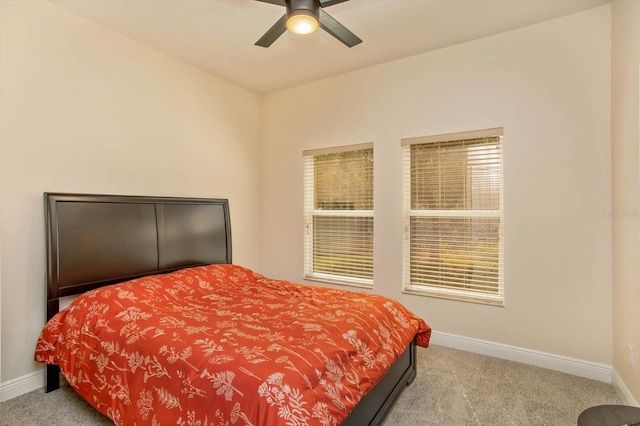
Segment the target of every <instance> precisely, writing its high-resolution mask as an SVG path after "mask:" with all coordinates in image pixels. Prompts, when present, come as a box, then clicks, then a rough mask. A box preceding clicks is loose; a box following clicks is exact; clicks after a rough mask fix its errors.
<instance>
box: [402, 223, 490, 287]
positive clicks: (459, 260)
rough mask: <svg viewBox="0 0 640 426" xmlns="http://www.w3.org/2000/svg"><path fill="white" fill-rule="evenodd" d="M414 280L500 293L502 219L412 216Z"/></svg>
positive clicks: (415, 283) (411, 261)
mask: <svg viewBox="0 0 640 426" xmlns="http://www.w3.org/2000/svg"><path fill="white" fill-rule="evenodd" d="M410 222H411V231H410V232H411V245H410V280H411V283H412V284H413V285H420V284H422V285H436V286H440V285H446V286H448V287H453V288H459V289H467V290H471V291H477V292H486V293H496V294H497V293H498V292H499V290H500V289H499V278H500V262H499V253H500V246H499V244H500V238H499V236H500V234H501V232H500V218H498V217H492V218H484V217H424V216H421V217H412V218H411V221H410Z"/></svg>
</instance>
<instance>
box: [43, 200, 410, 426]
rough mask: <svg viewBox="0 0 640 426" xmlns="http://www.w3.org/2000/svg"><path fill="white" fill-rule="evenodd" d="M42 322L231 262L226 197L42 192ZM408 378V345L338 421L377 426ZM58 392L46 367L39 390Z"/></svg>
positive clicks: (56, 376) (55, 374) (56, 373)
mask: <svg viewBox="0 0 640 426" xmlns="http://www.w3.org/2000/svg"><path fill="white" fill-rule="evenodd" d="M44 200H45V224H46V243H47V274H46V282H47V283H46V285H47V308H46V310H47V320H49V319H51V318H52V317H53V316H54V315H55V314H56V313H58V312H59V310H60V298H62V297H67V296H73V295H77V294H80V293H84V292H86V291H89V290H92V289H95V288H99V287H102V286H105V285H110V284H115V283H119V282H123V281H127V280H130V279H134V278H138V277H142V276H145V275H152V274H162V273H167V272H171V271H175V270H178V269H182V268H188V267H193V266H201V265H207V264H213V263H231V222H230V219H229V202H228V200H226V199H211V198H178V197H146V196H144V197H143V196H126V195H92V194H65V193H45V194H44ZM415 377H416V349H415V343H414V342H412V343H411V344H410V345H409V346H408V347H407V349H406V350H405V351H404V352H403V354H402V355H401V356H400V357H399V358H398V360H396V362H395V363H394V364H393V365H392V366H391V368H390V369H389V371H388V372H387V373H386V374H385V376H383V378H382V379H381V380H380V382H378V384H376V386H375V387H374V388H373V389H372V390H371V391H370V392H369V393H368V394H367V395H365V396H364V398H363V399H362V400H361V401H360V403H359V404H358V405H357V406H356V407H355V409H354V410H353V411H352V412H351V414H350V415H349V416H348V417H347V418H346V419H345V421H344V422H343V423H342V424H343V425H346V426H351V425H353V426H355V425H358V426H360V425H378V424H380V423H381V422H382V420H383V419H384V416H385V415H386V413H387V412H388V411H389V409H390V408H391V405H392V403H393V401H395V399H396V398H397V397H398V395H399V394H400V392H401V391H402V390H403V389H404V387H405V386H406V385H408V384H410V383H411V382H412V381H413V379H414V378H415ZM59 387H60V370H59V367H58V366H57V365H47V370H46V386H45V391H46V392H50V391H52V390H55V389H58V388H59Z"/></svg>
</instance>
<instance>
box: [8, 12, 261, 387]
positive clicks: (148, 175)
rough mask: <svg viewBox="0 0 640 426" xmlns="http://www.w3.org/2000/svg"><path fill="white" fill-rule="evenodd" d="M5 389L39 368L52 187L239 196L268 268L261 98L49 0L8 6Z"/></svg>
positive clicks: (243, 230)
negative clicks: (47, 201)
mask: <svg viewBox="0 0 640 426" xmlns="http://www.w3.org/2000/svg"><path fill="white" fill-rule="evenodd" d="M0 7H1V9H0V16H1V23H0V28H1V29H0V31H1V32H0V43H1V45H0V47H1V50H0V55H1V56H0V93H1V95H2V96H1V104H0V113H1V118H0V223H1V234H0V242H1V244H2V247H1V250H2V268H1V271H2V276H1V283H2V289H1V292H2V381H3V382H5V381H8V380H11V379H14V378H17V377H21V376H23V375H26V374H28V373H31V372H34V371H38V369H39V368H40V366H39V365H38V364H36V363H35V362H33V361H32V358H33V350H34V345H35V341H36V338H37V336H38V333H39V332H40V329H41V328H42V326H43V324H44V321H45V314H44V312H45V311H44V308H45V291H44V271H45V269H44V265H45V251H44V217H43V200H42V193H43V192H44V191H61V192H90V193H111V194H137V195H167V196H195V197H224V198H229V199H230V208H231V213H232V216H233V217H232V226H233V243H234V247H233V248H234V253H233V254H234V261H235V262H236V263H239V264H244V265H246V266H249V267H253V268H259V266H260V265H259V261H260V252H259V250H260V247H259V245H258V244H256V243H255V240H256V237H255V235H257V234H258V233H259V225H260V223H259V218H260V194H259V191H258V189H259V170H260V167H259V163H260V134H261V126H260V118H261V115H260V111H261V107H262V104H261V97H260V96H259V95H257V94H255V93H252V92H249V91H247V90H244V89H241V88H239V87H237V86H234V85H232V84H230V83H227V82H225V81H223V80H221V79H219V78H216V77H213V76H211V75H209V74H206V73H204V72H202V71H199V70H197V69H195V68H192V67H190V66H187V65H185V64H184V63H182V62H179V61H177V60H175V59H173V58H170V57H168V56H166V55H163V54H161V53H159V52H157V51H154V50H152V49H149V48H147V47H144V46H142V45H140V44H137V43H134V42H132V41H131V40H129V39H126V38H124V37H121V36H119V35H116V34H115V33H113V32H111V31H109V30H106V29H105V28H103V27H100V26H98V25H96V24H93V23H91V22H89V21H86V20H84V19H81V18H79V17H76V16H74V15H71V14H68V13H67V12H65V11H63V10H62V9H60V8H57V7H55V6H52V5H50V4H49V3H46V2H42V1H22V0H17V1H13V0H2V1H0Z"/></svg>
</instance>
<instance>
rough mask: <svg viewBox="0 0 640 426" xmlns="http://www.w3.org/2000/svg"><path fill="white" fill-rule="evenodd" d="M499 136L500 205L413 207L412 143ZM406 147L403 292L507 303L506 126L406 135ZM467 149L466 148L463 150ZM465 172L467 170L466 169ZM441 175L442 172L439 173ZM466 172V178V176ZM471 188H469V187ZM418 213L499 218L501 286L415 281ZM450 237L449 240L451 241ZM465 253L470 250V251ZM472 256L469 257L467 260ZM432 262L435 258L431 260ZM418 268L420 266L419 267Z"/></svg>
mask: <svg viewBox="0 0 640 426" xmlns="http://www.w3.org/2000/svg"><path fill="white" fill-rule="evenodd" d="M494 137H497V138H498V143H497V146H498V148H497V149H498V155H499V160H498V167H499V177H498V180H499V196H498V198H499V201H498V203H499V208H498V209H491V210H490V209H478V210H476V209H466V208H464V209H455V210H445V209H435V208H434V209H412V198H411V197H412V195H411V190H412V186H411V183H412V178H413V176H412V164H411V146H412V145H427V144H443V143H447V142H453V143H455V142H460V144H461V145H462V144H463V141H468V140H473V139H483V138H494ZM401 145H402V149H403V154H402V155H403V166H402V175H403V179H402V180H403V253H402V275H403V276H402V283H403V292H404V293H409V294H417V295H423V296H430V297H437V298H445V299H453V300H458V301H465V302H475V303H482V304H488V305H495V306H504V302H505V300H504V178H503V176H504V156H503V128H491V129H484V130H476V131H469V132H458V133H449V134H442V135H433V136H425V137H416V138H408V139H403V140H402V142H401ZM461 152H463V151H461ZM465 173H467V172H466V171H465ZM438 176H440V175H438ZM466 176H467V175H466V174H465V179H466ZM465 189H468V188H465ZM417 217H434V218H446V219H447V220H451V219H454V220H455V218H469V219H471V218H498V220H499V224H498V231H497V238H498V248H497V260H498V265H497V280H496V281H497V282H496V285H497V290H496V292H495V294H494V293H489V292H481V291H478V290H476V291H473V289H463V288H462V287H463V285H462V284H460V283H453V281H451V280H450V281H445V282H443V284H442V285H428V284H415V283H412V282H411V272H412V260H413V259H412V258H411V247H412V244H411V243H412V241H411V236H412V233H411V219H412V218H417ZM465 235H466V234H465ZM471 235H474V234H473V233H472V234H471ZM449 240H453V237H452V236H451V235H449ZM449 240H448V241H449ZM465 254H467V255H468V254H469V252H466V253H465ZM469 258H470V257H465V258H464V260H467V259H469ZM428 262H431V261H430V260H429V261H428ZM439 262H441V263H430V264H429V266H432V265H434V264H438V265H443V264H444V262H442V261H439ZM429 266H425V267H423V269H422V270H425V269H427V268H428V267H429ZM416 269H417V270H420V269H419V268H418V267H416ZM428 274H429V272H428ZM434 275H435V274H434Z"/></svg>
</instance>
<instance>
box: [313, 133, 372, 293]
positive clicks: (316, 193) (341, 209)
mask: <svg viewBox="0 0 640 426" xmlns="http://www.w3.org/2000/svg"><path fill="white" fill-rule="evenodd" d="M303 155H304V227H305V231H304V276H305V278H307V279H311V280H318V281H324V282H332V283H338V284H350V285H356V286H366V287H372V286H373V144H361V145H351V146H345V147H340V148H330V149H324V150H312V151H305V152H304V153H303Z"/></svg>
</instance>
